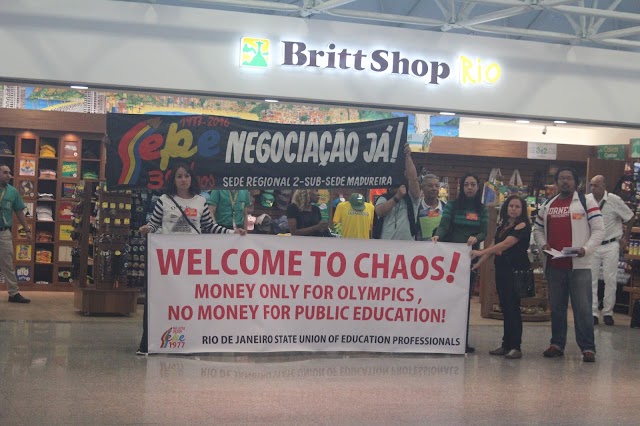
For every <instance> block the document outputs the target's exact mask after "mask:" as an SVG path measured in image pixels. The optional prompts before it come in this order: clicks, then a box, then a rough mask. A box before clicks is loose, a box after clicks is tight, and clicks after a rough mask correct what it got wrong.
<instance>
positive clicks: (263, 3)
mask: <svg viewBox="0 0 640 426" xmlns="http://www.w3.org/2000/svg"><path fill="white" fill-rule="evenodd" d="M112 1H133V2H138V3H149V4H164V5H173V6H179V7H196V8H207V9H220V10H234V11H240V12H250V13H264V14H271V15H280V16H293V17H299V18H300V19H318V20H336V21H342V22H358V23H367V24H372V25H381V26H393V27H404V28H413V29H419V30H423V31H450V32H454V33H460V34H469V35H474V36H478V37H501V38H509V39H515V40H532V41H542V42H547V43H557V44H566V45H581V46H588V47H595V48H601V49H616V50H624V51H632V52H640V0H112Z"/></svg>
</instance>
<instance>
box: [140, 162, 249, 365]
mask: <svg viewBox="0 0 640 426" xmlns="http://www.w3.org/2000/svg"><path fill="white" fill-rule="evenodd" d="M159 229H161V230H162V233H163V234H233V233H236V234H240V235H245V234H246V231H245V230H244V229H242V228H238V229H236V230H235V231H234V230H233V229H228V228H225V227H224V226H221V225H218V224H216V223H214V222H213V219H212V218H211V214H210V213H209V207H208V206H207V200H205V198H204V197H203V196H202V195H200V184H199V183H198V179H197V178H196V176H195V175H194V174H193V172H192V171H191V169H190V168H189V166H188V165H187V164H177V165H175V166H174V167H173V169H172V172H171V174H170V178H169V180H168V181H167V183H166V185H165V188H164V194H163V195H162V196H160V198H159V199H158V201H157V202H156V205H155V207H154V209H153V213H152V214H151V217H150V219H149V223H147V224H146V225H142V226H141V227H140V232H141V233H142V234H143V235H146V234H147V233H149V232H156V231H157V230H159ZM147 331H148V324H147V301H146V298H145V303H144V313H143V320H142V339H141V341H140V347H139V349H138V351H137V352H136V353H137V354H138V355H146V354H147V352H148V347H147Z"/></svg>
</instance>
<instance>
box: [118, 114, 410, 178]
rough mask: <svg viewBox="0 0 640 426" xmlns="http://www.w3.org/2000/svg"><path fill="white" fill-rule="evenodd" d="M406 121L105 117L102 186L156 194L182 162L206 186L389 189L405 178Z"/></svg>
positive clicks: (123, 115) (202, 116)
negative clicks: (289, 122)
mask: <svg viewBox="0 0 640 426" xmlns="http://www.w3.org/2000/svg"><path fill="white" fill-rule="evenodd" d="M407 124H408V123H407V118H406V117H404V118H397V119H388V120H380V121H369V122H362V123H353V124H334V125H326V126H324V125H286V124H277V123H265V122H259V121H249V120H241V119H237V118H229V117H218V116H212V115H186V116H184V115H183V116H165V115H136V114H109V115H108V116H107V134H108V136H109V138H110V139H111V143H110V144H109V145H108V148H107V170H106V175H107V184H108V187H109V188H111V189H117V188H149V189H159V188H162V186H163V185H164V182H165V180H166V178H167V170H168V169H170V167H171V166H172V164H173V163H174V162H175V161H178V160H179V161H182V162H188V163H189V164H191V165H192V168H193V170H194V171H195V172H196V174H197V175H198V176H199V179H200V184H201V186H202V188H203V189H211V188H257V189H263V188H266V189H271V188H291V189H295V188H320V187H357V188H381V187H387V186H393V185H397V184H399V183H400V182H401V181H402V180H403V177H404V145H405V143H406V141H407Z"/></svg>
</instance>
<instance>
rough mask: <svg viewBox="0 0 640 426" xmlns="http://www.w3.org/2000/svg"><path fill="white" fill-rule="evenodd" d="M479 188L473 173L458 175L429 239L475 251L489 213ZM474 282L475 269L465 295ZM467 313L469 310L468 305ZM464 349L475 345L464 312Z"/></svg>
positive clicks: (469, 349) (485, 230)
mask: <svg viewBox="0 0 640 426" xmlns="http://www.w3.org/2000/svg"><path fill="white" fill-rule="evenodd" d="M479 188H480V179H478V177H477V176H475V175H472V174H470V173H467V174H466V175H464V176H463V177H462V179H461V180H460V188H459V190H458V198H457V199H456V200H454V201H453V202H451V203H448V204H447V205H446V206H445V208H444V212H443V213H442V219H441V221H440V225H439V226H438V229H437V230H436V235H434V236H433V238H432V241H434V242H437V241H442V242H448V243H466V244H467V245H469V246H472V247H473V248H474V249H476V250H477V249H478V248H479V247H480V243H481V242H482V241H484V239H485V238H486V236H487V227H488V224H489V214H488V211H487V208H486V207H485V206H484V204H482V192H481V191H480V190H479ZM474 282H475V272H472V273H471V276H470V279H469V297H471V292H472V289H473V288H472V287H473V283H474ZM468 312H469V313H470V312H471V305H470V304H469V309H468ZM466 352H467V353H473V352H475V348H473V347H471V346H469V315H467V348H466Z"/></svg>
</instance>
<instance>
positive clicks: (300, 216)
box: [287, 189, 329, 237]
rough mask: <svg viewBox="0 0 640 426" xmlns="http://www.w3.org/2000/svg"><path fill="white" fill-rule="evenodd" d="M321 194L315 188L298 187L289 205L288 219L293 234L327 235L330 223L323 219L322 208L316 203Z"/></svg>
mask: <svg viewBox="0 0 640 426" xmlns="http://www.w3.org/2000/svg"><path fill="white" fill-rule="evenodd" d="M319 199H320V196H319V195H318V191H316V190H315V189H298V190H296V191H295V192H294V193H293V197H292V200H291V204H289V205H288V206H287V221H288V222H289V231H290V232H291V235H310V236H313V237H323V236H325V235H327V231H328V230H329V224H328V223H327V222H325V221H323V220H322V213H321V212H320V208H319V207H318V206H316V205H314V204H315V203H317V202H318V200H319Z"/></svg>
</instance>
